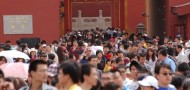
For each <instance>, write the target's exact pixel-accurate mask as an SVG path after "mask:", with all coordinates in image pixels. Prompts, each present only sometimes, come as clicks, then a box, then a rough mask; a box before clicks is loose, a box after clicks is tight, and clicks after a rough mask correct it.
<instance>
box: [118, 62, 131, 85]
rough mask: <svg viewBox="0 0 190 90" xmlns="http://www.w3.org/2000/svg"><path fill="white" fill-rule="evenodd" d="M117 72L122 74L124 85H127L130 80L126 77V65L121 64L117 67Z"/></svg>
mask: <svg viewBox="0 0 190 90" xmlns="http://www.w3.org/2000/svg"><path fill="white" fill-rule="evenodd" d="M116 69H117V70H119V71H120V72H121V77H122V79H123V84H126V83H127V82H128V81H129V79H128V78H127V77H126V69H127V67H126V66H125V65H124V64H120V65H118V66H117V67H116Z"/></svg>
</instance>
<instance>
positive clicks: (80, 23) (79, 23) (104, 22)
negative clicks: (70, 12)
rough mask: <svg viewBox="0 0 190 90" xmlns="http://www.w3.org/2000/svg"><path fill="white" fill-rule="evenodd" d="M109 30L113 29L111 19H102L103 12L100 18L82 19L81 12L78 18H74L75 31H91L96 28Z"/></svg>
mask: <svg viewBox="0 0 190 90" xmlns="http://www.w3.org/2000/svg"><path fill="white" fill-rule="evenodd" d="M97 27H98V28H100V29H104V30H105V29H107V28H108V27H111V17H102V10H99V17H81V11H80V10H79V11H78V17H73V18H72V29H73V30H91V29H95V28H97Z"/></svg>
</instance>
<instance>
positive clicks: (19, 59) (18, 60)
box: [16, 58, 25, 63]
mask: <svg viewBox="0 0 190 90" xmlns="http://www.w3.org/2000/svg"><path fill="white" fill-rule="evenodd" d="M16 62H22V63H25V59H24V58H17V59H16Z"/></svg>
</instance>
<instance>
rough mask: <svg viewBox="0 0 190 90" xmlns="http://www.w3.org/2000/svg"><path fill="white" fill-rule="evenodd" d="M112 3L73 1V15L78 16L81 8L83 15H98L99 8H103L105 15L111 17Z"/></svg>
mask: <svg viewBox="0 0 190 90" xmlns="http://www.w3.org/2000/svg"><path fill="white" fill-rule="evenodd" d="M110 5H111V3H110V2H84V3H81V2H78V3H77V2H73V3H72V17H78V10H81V12H82V17H98V16H99V10H102V15H103V17H110V16H111V8H110Z"/></svg>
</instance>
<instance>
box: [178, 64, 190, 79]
mask: <svg viewBox="0 0 190 90" xmlns="http://www.w3.org/2000/svg"><path fill="white" fill-rule="evenodd" d="M177 69H178V71H179V72H180V74H181V75H185V76H186V74H187V72H189V69H190V67H189V64H187V63H186V62H183V63H180V64H179V65H178V67H177Z"/></svg>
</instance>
